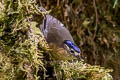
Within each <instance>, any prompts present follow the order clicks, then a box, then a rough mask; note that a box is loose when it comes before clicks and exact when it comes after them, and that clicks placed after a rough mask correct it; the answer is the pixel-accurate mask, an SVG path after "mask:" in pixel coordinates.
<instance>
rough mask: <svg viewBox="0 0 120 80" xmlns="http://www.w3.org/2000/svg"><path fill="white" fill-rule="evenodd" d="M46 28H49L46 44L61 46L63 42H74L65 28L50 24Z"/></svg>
mask: <svg viewBox="0 0 120 80" xmlns="http://www.w3.org/2000/svg"><path fill="white" fill-rule="evenodd" d="M48 27H49V29H48V34H47V41H48V42H51V43H52V42H53V43H58V44H62V42H63V41H64V40H71V41H72V42H74V41H73V38H72V36H71V34H70V33H69V31H68V30H67V29H66V28H65V27H63V26H61V25H59V24H56V23H53V24H50V25H49V26H48Z"/></svg>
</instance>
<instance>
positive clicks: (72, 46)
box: [64, 40, 80, 53]
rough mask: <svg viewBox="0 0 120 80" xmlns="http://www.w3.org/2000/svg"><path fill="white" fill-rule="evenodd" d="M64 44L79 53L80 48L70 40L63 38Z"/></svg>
mask: <svg viewBox="0 0 120 80" xmlns="http://www.w3.org/2000/svg"><path fill="white" fill-rule="evenodd" d="M64 43H65V44H67V45H68V46H69V47H70V48H73V49H74V50H75V51H76V52H78V53H80V49H79V48H78V47H77V46H76V45H74V44H73V43H72V42H71V41H70V40H65V41H64Z"/></svg>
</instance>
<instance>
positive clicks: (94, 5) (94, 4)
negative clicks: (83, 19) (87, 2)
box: [93, 0, 98, 27]
mask: <svg viewBox="0 0 120 80" xmlns="http://www.w3.org/2000/svg"><path fill="white" fill-rule="evenodd" d="M93 7H94V10H95V15H96V27H97V24H98V13H97V8H96V3H95V0H93Z"/></svg>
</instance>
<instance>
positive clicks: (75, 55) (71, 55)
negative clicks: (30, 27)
mask: <svg viewBox="0 0 120 80" xmlns="http://www.w3.org/2000/svg"><path fill="white" fill-rule="evenodd" d="M39 9H40V11H41V12H44V13H45V12H46V9H45V8H43V7H39ZM40 29H41V31H42V33H43V35H44V37H45V39H46V41H47V43H48V44H49V46H50V47H51V48H52V49H53V50H54V51H56V52H57V54H54V57H55V58H56V59H57V60H72V59H79V60H83V59H82V58H81V50H80V49H79V48H78V47H77V46H76V45H75V42H74V40H73V38H72V36H71V34H70V32H69V30H68V29H67V28H66V27H65V26H64V24H63V23H62V22H60V21H59V20H58V19H56V18H55V17H53V16H51V15H50V14H49V13H47V12H46V14H44V18H43V23H42V24H41V27H40Z"/></svg>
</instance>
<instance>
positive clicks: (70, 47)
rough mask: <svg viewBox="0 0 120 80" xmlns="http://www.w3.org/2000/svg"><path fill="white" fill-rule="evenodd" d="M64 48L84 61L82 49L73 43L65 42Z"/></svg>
mask: <svg viewBox="0 0 120 80" xmlns="http://www.w3.org/2000/svg"><path fill="white" fill-rule="evenodd" d="M64 47H65V49H66V50H67V51H68V53H70V54H72V55H74V56H76V57H78V58H79V59H80V60H81V59H82V58H81V55H80V53H81V51H80V49H79V48H78V47H77V46H76V45H75V44H74V43H73V42H72V41H70V40H65V41H64Z"/></svg>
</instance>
